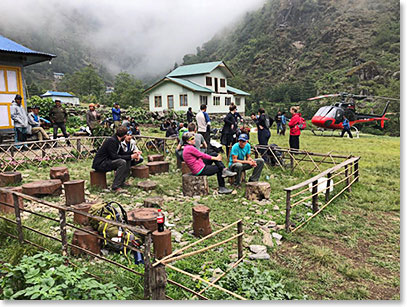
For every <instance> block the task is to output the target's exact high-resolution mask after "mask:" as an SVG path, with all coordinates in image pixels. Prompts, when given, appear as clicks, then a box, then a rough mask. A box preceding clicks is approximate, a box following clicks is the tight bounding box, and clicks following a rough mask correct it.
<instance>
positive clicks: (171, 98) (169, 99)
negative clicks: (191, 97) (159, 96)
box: [167, 95, 174, 110]
mask: <svg viewBox="0 0 407 307" xmlns="http://www.w3.org/2000/svg"><path fill="white" fill-rule="evenodd" d="M167 102H168V110H172V109H174V96H173V95H168V96H167Z"/></svg>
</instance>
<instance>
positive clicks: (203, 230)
mask: <svg viewBox="0 0 407 307" xmlns="http://www.w3.org/2000/svg"><path fill="white" fill-rule="evenodd" d="M210 211H211V209H209V208H208V207H206V206H202V205H198V206H195V207H193V208H192V220H193V222H192V228H193V229H194V236H196V237H205V236H207V235H208V234H210V233H212V228H211V224H210V222H209V212H210Z"/></svg>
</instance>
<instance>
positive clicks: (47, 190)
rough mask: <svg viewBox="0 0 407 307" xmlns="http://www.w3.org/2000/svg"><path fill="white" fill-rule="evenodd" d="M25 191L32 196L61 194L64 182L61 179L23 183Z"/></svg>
mask: <svg viewBox="0 0 407 307" xmlns="http://www.w3.org/2000/svg"><path fill="white" fill-rule="evenodd" d="M22 187H23V193H24V194H28V195H31V196H43V195H60V194H61V193H62V182H61V180H60V179H49V180H39V181H34V182H30V183H26V184H23V186H22Z"/></svg>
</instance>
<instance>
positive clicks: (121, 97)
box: [112, 72, 144, 107]
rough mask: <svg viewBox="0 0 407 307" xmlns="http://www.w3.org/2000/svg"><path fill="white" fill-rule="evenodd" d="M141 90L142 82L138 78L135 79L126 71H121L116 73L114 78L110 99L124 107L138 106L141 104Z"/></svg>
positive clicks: (142, 88) (142, 89)
mask: <svg viewBox="0 0 407 307" xmlns="http://www.w3.org/2000/svg"><path fill="white" fill-rule="evenodd" d="M143 91H144V87H143V83H142V82H141V81H140V80H136V79H135V78H134V77H133V76H132V75H130V74H128V73H126V72H121V73H119V74H117V75H116V77H115V80H114V92H113V93H112V100H113V101H114V102H118V103H119V104H120V105H121V106H124V107H128V106H134V107H136V106H138V107H140V106H142V100H143Z"/></svg>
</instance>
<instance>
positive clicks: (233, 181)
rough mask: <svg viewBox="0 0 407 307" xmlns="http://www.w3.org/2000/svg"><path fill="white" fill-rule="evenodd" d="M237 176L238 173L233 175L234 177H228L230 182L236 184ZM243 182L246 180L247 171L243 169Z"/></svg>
mask: <svg viewBox="0 0 407 307" xmlns="http://www.w3.org/2000/svg"><path fill="white" fill-rule="evenodd" d="M236 177H237V175H236V176H233V177H229V178H228V181H229V184H234V183H235V181H236ZM242 182H246V171H242V173H241V176H240V183H242Z"/></svg>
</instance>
